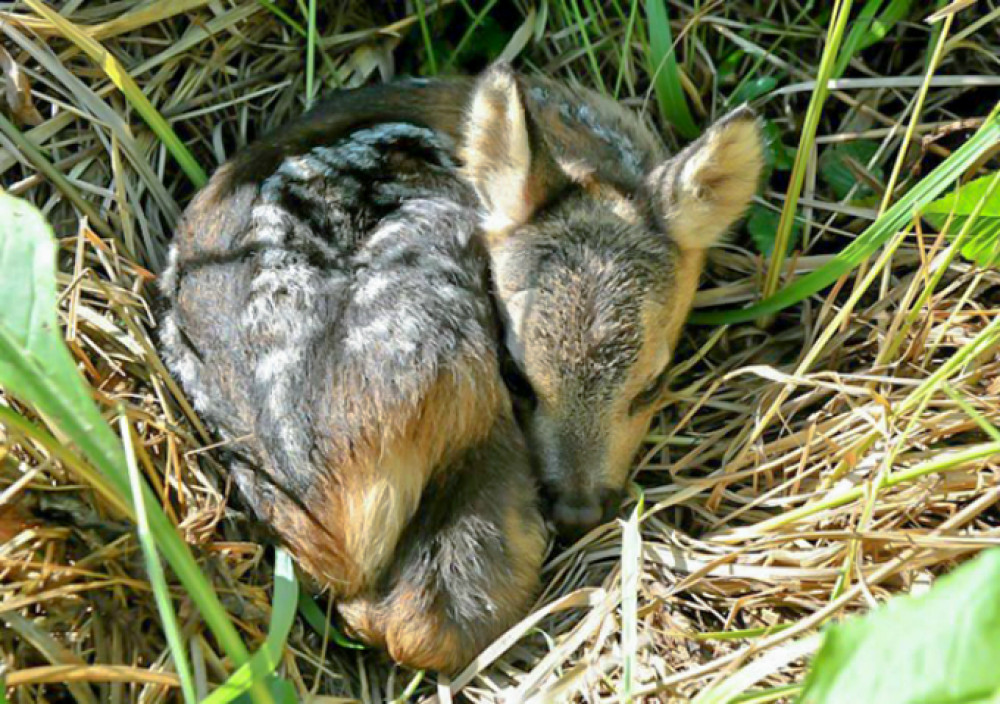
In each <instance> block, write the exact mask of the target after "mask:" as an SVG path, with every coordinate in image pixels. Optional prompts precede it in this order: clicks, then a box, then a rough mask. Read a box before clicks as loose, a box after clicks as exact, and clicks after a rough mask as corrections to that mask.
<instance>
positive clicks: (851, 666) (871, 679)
mask: <svg viewBox="0 0 1000 704" xmlns="http://www.w3.org/2000/svg"><path fill="white" fill-rule="evenodd" d="M997 663H1000V549H992V550H989V551H987V552H984V553H983V554H981V555H980V556H979V557H978V558H976V559H975V560H973V561H971V562H969V563H967V564H965V565H963V566H962V567H960V568H958V569H956V570H955V571H954V572H952V573H951V574H949V575H947V576H944V577H941V578H940V579H939V580H938V581H937V583H936V584H935V585H934V586H933V587H932V588H931V590H930V591H929V592H927V593H926V594H923V595H921V596H904V597H898V598H895V599H892V600H890V601H889V602H888V603H887V604H886V605H884V606H882V607H880V608H878V609H876V610H875V611H873V612H872V613H870V614H868V615H867V616H865V617H864V618H855V619H851V620H848V621H846V622H844V623H841V624H838V625H835V626H833V627H832V628H830V629H829V630H828V631H826V634H825V636H824V639H823V645H822V647H821V648H820V650H819V652H818V653H817V654H816V657H815V659H814V660H813V663H812V667H811V670H810V672H809V675H808V677H807V678H806V682H805V688H804V689H803V692H802V695H801V697H800V698H799V700H798V701H799V703H800V704H856V703H857V702H878V703H879V704H925V703H928V702H933V703H934V704H960V703H961V704H967V703H968V702H973V701H980V700H981V701H988V700H990V699H991V698H993V697H996V696H997V695H998V694H1000V667H998V666H997Z"/></svg>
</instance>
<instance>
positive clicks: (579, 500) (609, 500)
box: [552, 489, 622, 539]
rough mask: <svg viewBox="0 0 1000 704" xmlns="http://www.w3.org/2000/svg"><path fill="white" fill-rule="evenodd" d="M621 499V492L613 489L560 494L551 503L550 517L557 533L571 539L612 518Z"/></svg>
mask: <svg viewBox="0 0 1000 704" xmlns="http://www.w3.org/2000/svg"><path fill="white" fill-rule="evenodd" d="M621 501H622V492H620V491H617V490H614V489H601V490H599V491H595V492H590V493H583V492H580V493H568V494H562V495H560V496H558V497H557V498H556V499H555V502H554V503H553V506H552V518H553V520H554V521H555V524H556V528H557V530H558V531H559V534H560V535H562V536H564V537H566V538H570V539H573V538H576V537H579V536H580V535H582V534H584V533H586V532H587V531H589V530H590V529H591V528H593V527H594V526H597V525H599V524H601V523H607V522H608V521H610V520H611V519H612V518H614V517H615V514H617V513H618V509H619V507H620V506H621Z"/></svg>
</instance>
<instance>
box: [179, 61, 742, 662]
mask: <svg viewBox="0 0 1000 704" xmlns="http://www.w3.org/2000/svg"><path fill="white" fill-rule="evenodd" d="M760 163H761V147H760V138H759V135H758V131H757V127H756V123H755V121H754V119H753V118H752V116H750V115H749V113H746V112H738V113H735V114H733V115H731V116H729V117H728V118H725V119H724V120H723V121H721V122H720V123H718V124H716V125H715V126H714V127H713V128H711V129H710V130H709V131H708V132H707V133H706V135H705V136H704V137H702V138H701V139H700V140H698V141H697V142H695V143H694V144H692V145H691V146H689V147H688V148H687V149H685V150H684V151H682V152H681V153H680V154H679V155H677V156H675V157H674V158H673V159H667V158H666V156H665V155H664V153H663V147H662V146H661V145H660V143H659V142H658V140H657V139H655V138H654V136H653V135H652V134H651V133H650V132H649V131H647V130H646V129H645V128H644V127H643V126H642V125H641V124H640V123H639V121H638V120H637V119H635V118H634V117H633V116H632V115H631V114H630V113H628V111H626V110H624V109H623V108H621V107H619V106H618V105H617V104H615V103H614V102H611V101H608V100H606V99H603V98H600V97H598V96H596V95H594V94H591V93H589V92H584V91H579V90H570V89H568V88H565V87H562V86H559V85H557V84H555V83H552V82H550V81H547V80H543V79H537V78H530V79H529V78H526V77H523V76H519V75H517V74H515V73H514V72H513V71H512V70H511V69H510V68H508V67H506V66H495V67H493V68H491V69H489V70H488V71H487V72H485V73H484V74H483V75H482V76H481V77H480V78H479V79H478V80H475V81H473V80H470V79H462V78H456V79H441V80H408V81H400V82H397V83H393V84H388V85H384V86H377V87H370V88H364V89H359V90H355V91H349V92H344V93H340V94H338V95H335V96H334V97H333V98H331V99H329V100H328V101H326V102H324V103H321V104H320V105H318V106H317V107H316V108H315V109H313V110H311V111H310V112H308V113H307V114H306V115H304V116H303V117H302V118H300V119H299V120H298V121H297V122H295V123H293V124H291V125H289V126H287V127H286V128H285V129H283V130H282V131H279V132H277V133H275V134H272V135H270V136H268V137H265V138H264V139H262V140H260V141H258V142H257V143H255V144H252V145H250V146H249V147H247V148H246V149H244V150H243V151H241V152H240V153H238V154H237V155H235V156H234V157H233V158H232V159H231V160H230V161H228V162H227V163H226V164H224V165H223V166H221V167H220V168H219V169H218V170H217V172H216V173H215V174H214V175H213V177H212V179H211V181H210V182H209V184H208V185H207V186H206V187H205V188H204V189H203V190H202V191H201V192H200V193H199V194H198V195H197V196H196V197H195V199H194V200H193V202H192V203H191V205H190V206H189V208H188V210H187V211H186V213H185V216H184V219H183V222H182V224H181V225H180V227H179V229H178V232H177V234H176V236H175V242H174V245H173V247H172V250H171V264H170V266H169V267H168V270H167V271H166V272H165V273H164V276H163V288H164V291H165V293H166V295H167V298H168V301H169V305H170V309H169V312H168V314H167V316H166V318H165V320H164V326H163V333H162V336H163V343H164V346H165V351H166V356H167V360H168V363H169V364H170V366H171V368H172V369H173V371H174V373H175V374H176V375H177V376H178V377H179V379H180V380H181V382H182V384H183V386H184V387H185V389H186V390H187V392H188V393H189V394H190V396H191V398H192V400H193V401H194V403H195V406H196V408H197V409H198V411H199V412H200V413H202V414H203V415H204V416H205V417H206V418H207V419H208V420H209V421H210V422H211V423H212V424H213V425H214V426H215V427H216V428H217V429H218V430H219V432H220V433H221V434H222V435H223V436H224V437H225V438H227V439H228V440H229V441H230V443H231V445H230V450H231V456H232V461H231V466H232V472H233V475H234V478H235V480H236V483H237V485H238V487H239V489H240V491H241V493H242V494H243V496H244V497H245V498H246V499H247V502H248V503H249V504H250V506H251V507H252V508H253V510H254V511H255V513H256V514H257V516H258V517H259V518H260V519H262V520H263V521H265V522H266V523H268V524H270V525H271V526H272V527H273V528H274V529H275V531H276V532H277V534H278V535H279V536H280V538H281V539H282V540H283V541H284V542H286V543H287V544H288V545H289V546H290V548H291V549H292V551H293V553H294V554H295V555H296V558H297V560H298V561H299V563H300V564H301V566H302V567H303V568H304V569H305V570H306V571H307V572H308V573H309V574H310V575H312V576H313V577H314V578H316V579H317V580H318V581H319V582H320V583H321V584H322V585H323V586H325V587H328V588H329V589H331V590H332V591H333V593H334V594H335V596H337V597H338V602H339V603H338V610H339V612H340V615H341V616H342V618H343V619H344V620H345V622H346V623H347V625H348V627H349V628H350V630H351V631H352V632H353V633H355V634H356V635H358V636H359V637H361V638H362V639H364V640H366V641H368V642H371V643H376V644H379V645H382V646H384V647H385V648H386V649H387V650H388V651H389V653H390V654H391V655H392V657H393V658H395V659H396V660H397V661H399V662H401V663H404V664H407V665H411V666H414V667H426V668H431V669H436V670H443V671H454V670H456V669H457V668H459V667H461V666H462V665H464V664H465V663H466V662H468V661H469V660H470V659H471V658H472V657H473V656H475V654H476V653H477V652H479V651H480V650H481V649H482V648H483V647H484V646H485V645H486V644H488V643H489V642H490V641H491V640H493V639H494V638H495V637H496V636H497V635H499V634H500V633H501V632H502V631H503V630H504V629H505V628H507V627H508V626H509V625H511V624H512V623H513V622H515V621H516V620H517V619H518V618H520V617H521V616H522V615H523V614H524V612H525V611H526V609H527V608H528V606H529V604H530V600H531V599H532V597H533V595H534V593H535V590H536V588H537V584H538V580H539V571H540V567H541V562H542V559H543V555H544V550H545V545H546V540H547V534H546V529H545V524H544V522H543V519H542V514H541V512H540V508H539V505H540V503H539V494H540V488H541V489H543V490H544V491H546V492H548V493H549V494H550V495H552V496H553V498H554V517H555V520H556V523H557V524H558V525H559V527H560V528H561V529H563V530H566V531H570V532H572V531H574V530H578V529H580V528H581V527H586V526H590V525H593V524H594V523H596V522H598V521H599V520H600V519H601V518H602V514H603V512H604V511H605V510H610V508H612V507H613V505H614V504H615V503H616V501H617V494H618V492H620V491H621V489H622V488H623V486H624V484H625V481H626V479H627V472H628V467H629V464H630V462H631V459H632V456H633V454H634V453H635V451H636V449H637V447H638V445H639V443H640V441H641V438H642V435H643V434H644V432H645V431H646V429H647V426H648V423H649V420H650V418H651V417H652V415H653V413H654V412H655V410H656V409H657V407H658V403H659V402H660V401H661V400H662V397H663V394H664V391H665V389H664V385H665V384H664V380H665V377H666V368H667V366H668V363H669V361H670V357H671V353H672V349H673V346H674V345H675V343H676V340H677V338H678V335H679V332H680V328H681V325H682V323H683V320H684V317H685V316H686V314H687V311H688V309H689V308H690V305H691V299H692V296H693V294H694V290H695V288H696V286H697V281H698V277H699V274H700V271H701V268H702V266H703V261H704V251H705V249H706V248H707V247H708V246H710V245H711V244H712V243H713V242H714V241H715V240H716V239H718V237H719V236H720V235H721V233H722V232H723V231H724V230H725V229H726V228H727V227H728V226H729V225H731V224H732V222H733V221H734V220H735V219H736V218H737V217H739V215H740V214H741V212H742V210H743V209H744V208H745V206H746V205H747V203H748V201H749V198H750V197H751V195H752V193H753V191H754V190H755V187H756V181H757V175H758V173H759V170H760ZM505 381H506V383H505ZM536 464H537V465H538V466H537V467H536V466H535V465H536ZM536 477H537V478H538V479H540V481H541V485H542V486H541V487H539V486H538V485H536Z"/></svg>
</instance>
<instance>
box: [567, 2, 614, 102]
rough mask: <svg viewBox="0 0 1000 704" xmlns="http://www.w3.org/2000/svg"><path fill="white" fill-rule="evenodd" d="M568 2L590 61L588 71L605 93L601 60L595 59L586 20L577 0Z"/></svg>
mask: <svg viewBox="0 0 1000 704" xmlns="http://www.w3.org/2000/svg"><path fill="white" fill-rule="evenodd" d="M570 4H571V5H572V9H573V17H574V19H575V20H576V28H577V29H578V30H579V32H580V38H581V39H582V40H583V49H584V51H585V52H586V54H587V60H588V62H589V63H590V71H591V73H593V74H594V83H595V84H596V85H597V87H598V88H599V89H600V92H601V93H607V92H608V89H607V86H605V85H604V77H603V76H602V75H601V62H600V61H598V60H597V54H595V53H594V45H593V44H592V43H591V42H590V32H588V31H587V22H586V20H585V19H584V16H583V13H582V12H580V4H579V2H577V0H570ZM591 19H593V20H595V21H596V20H597V17H596V16H594V15H592V16H591Z"/></svg>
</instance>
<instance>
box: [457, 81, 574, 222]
mask: <svg viewBox="0 0 1000 704" xmlns="http://www.w3.org/2000/svg"><path fill="white" fill-rule="evenodd" d="M523 90H524V89H523V87H522V86H521V81H520V80H519V79H518V76H517V74H516V73H515V72H514V70H513V69H512V68H511V67H510V66H509V65H507V64H494V65H493V66H492V67H490V68H489V69H487V71H486V72H485V73H484V74H483V75H482V76H481V77H480V79H479V81H478V82H477V84H476V87H475V90H474V93H473V96H472V103H471V106H470V108H469V114H468V117H467V118H466V122H465V128H464V134H463V144H462V148H461V157H462V160H463V161H464V169H463V170H464V173H465V177H466V178H467V179H468V180H469V181H470V182H471V183H472V185H473V186H474V187H475V189H476V193H477V194H478V195H479V200H480V201H481V202H482V205H483V208H484V209H485V211H486V216H487V217H486V222H485V223H484V227H485V229H486V231H487V232H491V233H502V232H505V231H508V230H510V229H511V228H513V227H517V226H518V225H522V224H524V223H525V222H527V221H528V220H529V219H530V218H531V216H532V214H534V212H535V211H536V210H538V208H540V207H541V206H542V205H544V204H545V202H546V201H547V200H548V199H549V198H550V197H551V196H552V195H553V194H554V193H555V191H556V190H557V189H558V188H559V186H560V184H561V183H562V182H563V181H564V180H565V176H564V174H563V173H562V171H561V170H560V169H559V167H558V166H557V165H556V163H555V161H554V160H553V159H552V157H551V155H550V154H549V150H548V148H547V147H546V145H545V140H544V138H543V137H542V135H541V132H540V130H539V128H538V125H536V124H535V122H534V120H533V119H532V117H531V114H530V112H529V110H528V108H527V106H526V104H525V102H524V93H523Z"/></svg>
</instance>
